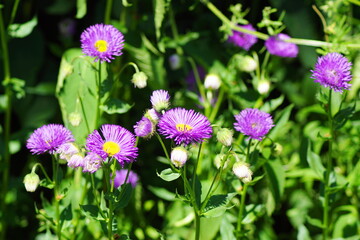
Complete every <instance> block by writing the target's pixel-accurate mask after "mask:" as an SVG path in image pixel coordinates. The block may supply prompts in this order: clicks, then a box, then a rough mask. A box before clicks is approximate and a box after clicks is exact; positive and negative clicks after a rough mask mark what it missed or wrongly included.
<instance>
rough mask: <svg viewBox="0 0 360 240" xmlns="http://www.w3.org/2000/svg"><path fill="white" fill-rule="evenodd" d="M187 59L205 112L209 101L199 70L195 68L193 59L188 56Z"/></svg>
mask: <svg viewBox="0 0 360 240" xmlns="http://www.w3.org/2000/svg"><path fill="white" fill-rule="evenodd" d="M187 60H188V61H189V63H190V65H191V68H192V70H193V72H194V77H195V81H196V85H197V87H198V89H199V92H200V96H201V98H202V99H203V100H204V108H205V113H206V112H207V111H208V110H207V109H209V106H210V103H209V101H208V100H207V98H206V94H205V89H204V85H203V84H202V83H201V80H200V76H199V72H198V70H197V68H196V64H195V62H194V60H193V59H192V58H190V57H189V58H187ZM205 116H207V115H206V114H205Z"/></svg>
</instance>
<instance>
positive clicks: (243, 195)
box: [236, 184, 248, 237]
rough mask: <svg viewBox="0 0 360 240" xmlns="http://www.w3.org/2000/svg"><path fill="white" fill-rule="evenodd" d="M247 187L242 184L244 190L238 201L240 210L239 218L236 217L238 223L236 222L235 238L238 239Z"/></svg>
mask: <svg viewBox="0 0 360 240" xmlns="http://www.w3.org/2000/svg"><path fill="white" fill-rule="evenodd" d="M247 188H248V185H247V184H244V188H243V190H242V192H241V200H240V209H239V216H238V222H237V228H236V232H237V236H238V237H240V236H241V235H242V234H241V228H242V220H243V217H244V210H245V199H246V192H247Z"/></svg>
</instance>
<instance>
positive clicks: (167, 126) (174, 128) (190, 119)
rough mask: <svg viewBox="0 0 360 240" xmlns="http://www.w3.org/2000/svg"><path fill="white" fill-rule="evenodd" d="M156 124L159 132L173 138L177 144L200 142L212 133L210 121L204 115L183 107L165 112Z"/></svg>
mask: <svg viewBox="0 0 360 240" xmlns="http://www.w3.org/2000/svg"><path fill="white" fill-rule="evenodd" d="M158 126H159V132H160V134H162V135H164V136H165V137H166V138H171V139H173V140H174V141H175V143H176V144H177V145H180V144H182V143H184V144H185V145H188V144H190V143H196V142H202V141H203V140H204V139H205V138H210V137H211V133H212V128H211V125H210V122H209V120H208V119H207V118H206V117H205V116H204V115H202V114H201V113H197V112H195V111H194V110H187V109H184V108H173V109H170V110H169V111H167V112H165V113H164V115H163V116H162V117H161V119H160V121H159V123H158Z"/></svg>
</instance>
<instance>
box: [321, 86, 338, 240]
mask: <svg viewBox="0 0 360 240" xmlns="http://www.w3.org/2000/svg"><path fill="white" fill-rule="evenodd" d="M331 98H332V90H331V89H329V105H328V108H329V110H328V120H329V124H330V134H331V136H330V139H329V152H328V154H329V159H328V161H327V164H326V172H325V179H324V212H323V239H324V240H327V239H328V236H329V225H330V224H331V223H330V204H329V200H330V192H329V188H330V186H329V185H330V173H331V169H332V149H333V140H334V137H335V136H334V124H333V117H332V112H331V107H332V106H331V103H332V102H331Z"/></svg>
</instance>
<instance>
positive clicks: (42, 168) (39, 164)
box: [31, 163, 52, 182]
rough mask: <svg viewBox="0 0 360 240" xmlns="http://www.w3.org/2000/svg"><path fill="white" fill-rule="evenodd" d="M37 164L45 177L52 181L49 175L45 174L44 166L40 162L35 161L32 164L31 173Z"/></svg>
mask: <svg viewBox="0 0 360 240" xmlns="http://www.w3.org/2000/svg"><path fill="white" fill-rule="evenodd" d="M37 166H39V167H40V169H41V171H42V172H43V174H44V176H45V178H46V179H47V180H48V181H49V182H52V180H51V178H50V177H49V175H48V174H47V172H46V171H45V168H44V167H43V165H42V164H41V163H35V164H34V166H33V167H32V169H31V172H32V173H35V171H36V168H37Z"/></svg>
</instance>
